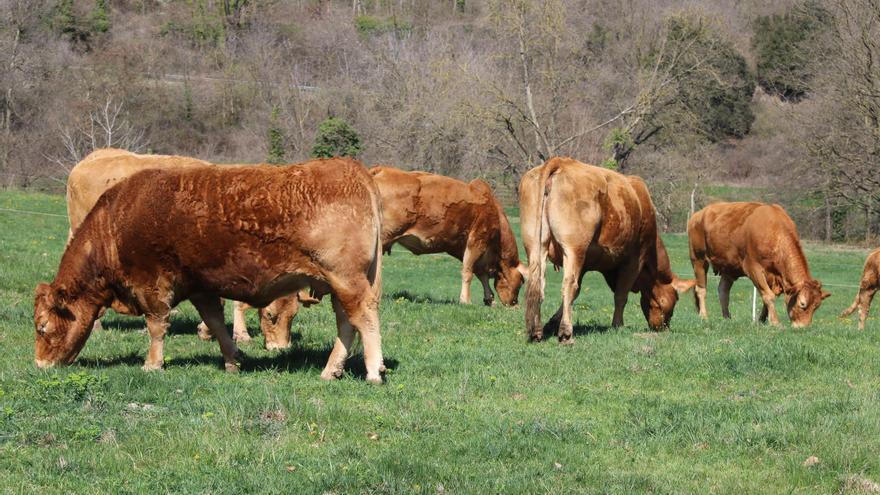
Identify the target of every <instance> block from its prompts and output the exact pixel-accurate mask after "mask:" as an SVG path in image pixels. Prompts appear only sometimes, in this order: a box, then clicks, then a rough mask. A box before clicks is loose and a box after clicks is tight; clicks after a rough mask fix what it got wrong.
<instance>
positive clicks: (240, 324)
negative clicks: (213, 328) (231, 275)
mask: <svg viewBox="0 0 880 495" xmlns="http://www.w3.org/2000/svg"><path fill="white" fill-rule="evenodd" d="M250 307H251V306H250V305H248V304H247V303H243V302H241V301H235V302H234V303H233V304H232V338H233V339H235V341H236V342H250V340H251V336H250V334H248V330H247V320H246V319H245V311H247V310H248V309H250Z"/></svg>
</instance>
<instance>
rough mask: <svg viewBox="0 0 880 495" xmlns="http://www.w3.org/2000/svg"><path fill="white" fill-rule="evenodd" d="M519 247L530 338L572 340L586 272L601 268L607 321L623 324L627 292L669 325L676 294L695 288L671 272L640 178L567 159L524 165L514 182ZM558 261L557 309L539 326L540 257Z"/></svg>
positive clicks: (655, 320) (656, 323) (655, 322)
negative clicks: (608, 300)
mask: <svg viewBox="0 0 880 495" xmlns="http://www.w3.org/2000/svg"><path fill="white" fill-rule="evenodd" d="M519 202H520V219H521V222H522V223H521V225H522V236H523V244H524V245H525V247H526V253H527V254H528V258H529V274H530V276H529V281H528V289H527V293H526V294H527V295H526V297H527V299H526V328H527V331H528V335H529V338H530V339H531V340H542V339H543V338H544V333H545V332H548V331H549V332H555V333H557V336H558V338H559V341H560V343H572V342H573V335H572V311H571V308H572V303H573V302H574V300H575V298H577V296H578V294H579V293H580V284H581V280H582V279H583V276H584V274H585V273H586V272H588V271H598V272H601V273H602V275H603V276H604V277H605V281H606V282H607V283H608V287H610V288H611V290H612V291H614V316H613V318H612V321H611V323H612V325H613V326H621V325H623V310H624V307H625V306H626V302H627V298H628V294H629V292H630V291H632V292H639V293H641V306H642V311H643V313H644V315H645V319H646V320H647V321H648V325H649V326H650V327H651V328H652V329H655V330H658V329H661V328H664V327H666V326H668V325H669V321H670V319H671V318H672V312H673V309H674V308H675V304H676V302H677V301H678V294H679V293H680V292H683V291H686V290H688V289H689V288H690V287H692V286H693V281H692V280H690V281H684V280H679V279H678V278H676V277H675V275H674V274H673V273H672V270H671V269H670V266H669V257H668V256H667V254H666V248H665V247H664V245H663V241H662V240H661V239H660V236H659V235H658V233H657V221H656V213H655V210H654V205H653V203H652V202H651V196H650V194H649V193H648V189H647V187H645V183H644V182H642V180H641V179H640V178H638V177H633V176H625V175H621V174H619V173H617V172H614V171H612V170H608V169H606V168H600V167H594V166H592V165H586V164H584V163H580V162H578V161H576V160H573V159H571V158H552V159H550V160H549V161H547V162H546V163H545V164H544V165H541V166H539V167H535V168H533V169H531V170H529V171H528V172H527V173H526V174H525V175H524V176H523V178H522V180H521V181H520V185H519ZM548 257H549V258H550V260H551V261H552V262H553V263H554V264H555V265H557V266H559V265H562V269H563V273H564V276H563V282H562V306H560V308H559V310H558V311H557V312H556V314H555V315H554V316H553V317H552V318H551V319H550V321H549V322H548V323H547V325H545V326H544V327H542V326H541V301H542V300H543V298H544V278H545V270H546V259H547V258H548Z"/></svg>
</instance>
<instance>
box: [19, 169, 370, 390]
mask: <svg viewBox="0 0 880 495" xmlns="http://www.w3.org/2000/svg"><path fill="white" fill-rule="evenodd" d="M381 220H382V212H381V200H380V197H379V192H378V190H377V188H376V185H375V183H374V182H373V181H372V179H371V177H370V175H369V173H367V171H366V169H365V168H364V167H363V166H362V165H361V164H359V163H358V162H356V161H354V160H350V159H333V160H317V161H312V162H308V163H305V164H302V165H291V166H287V167H271V166H251V167H232V168H225V167H204V168H196V169H188V170H146V171H142V172H139V173H138V174H135V175H133V176H132V177H130V178H129V179H128V180H126V181H123V182H121V183H119V184H117V185H116V186H114V187H113V188H111V189H110V190H108V191H107V192H106V193H104V195H102V196H101V198H100V199H99V200H98V203H97V204H96V205H95V207H94V208H93V209H92V211H90V212H89V214H88V215H87V216H86V218H85V220H84V221H83V222H82V224H81V225H80V227H79V228H78V229H77V231H76V232H75V233H74V236H73V239H71V241H70V243H69V244H68V246H67V249H66V250H65V252H64V255H63V257H62V259H61V265H60V267H59V270H58V274H57V276H56V277H55V280H54V281H53V282H52V283H51V284H40V285H38V286H37V289H36V297H35V301H34V326H35V329H36V345H35V359H36V363H37V365H38V366H40V367H47V366H52V365H54V364H59V363H70V362H72V361H73V360H74V359H75V358H76V356H77V355H78V354H79V351H80V350H81V349H82V347H83V346H84V345H85V342H86V339H87V338H88V336H89V333H90V331H91V329H92V324H93V323H94V320H95V318H96V317H97V315H98V312H99V311H100V310H101V308H103V307H106V306H107V305H109V304H110V303H111V301H113V300H116V301H117V302H118V303H119V304H120V305H123V306H125V308H126V310H127V311H128V312H130V313H134V314H143V315H144V316H146V318H147V329H148V331H149V334H150V351H149V353H148V355H147V359H146V362H145V364H144V369H145V370H152V369H158V368H161V367H162V364H163V340H164V336H165V333H166V331H167V328H168V316H169V312H170V310H171V308H173V307H174V306H176V305H177V304H178V303H179V302H181V301H183V300H185V299H189V300H190V301H191V302H192V303H193V305H194V306H195V307H196V309H197V310H198V311H199V314H200V315H201V317H202V318H203V320H204V321H205V323H206V324H207V325H208V327H209V328H210V330H211V332H212V333H214V335H215V336H217V338H218V341H219V342H220V347H221V350H222V352H223V357H224V360H225V362H226V368H227V370H230V371H235V370H236V369H237V366H238V363H237V362H236V361H237V359H238V357H237V354H238V350H237V348H236V346H235V344H234V343H233V342H232V339H230V338H229V335H228V333H227V332H226V328H225V325H224V321H223V311H222V305H221V302H220V299H219V298H220V297H225V298H229V299H234V300H237V301H244V302H246V303H248V304H250V305H253V306H258V307H264V306H267V305H269V304H270V303H271V302H272V301H273V300H275V299H277V298H279V297H281V296H284V295H289V294H293V293H296V292H297V291H299V290H301V289H304V288H306V287H311V288H313V289H315V290H316V291H318V292H320V293H329V294H331V295H332V304H333V309H334V311H335V312H336V324H337V330H338V337H337V339H336V343H335V345H334V348H333V351H332V352H331V354H330V358H329V360H328V362H327V366H326V367H325V369H324V371H323V372H322V373H321V377H322V378H325V379H333V378H336V377H338V376H339V375H340V374H341V373H342V371H343V366H344V363H345V358H346V356H347V354H348V352H349V350H350V348H351V345H352V342H353V339H354V331H355V330H357V331H358V332H359V333H360V336H361V340H362V341H363V346H364V360H365V362H366V370H367V380H368V381H371V382H381V379H382V378H381V374H380V373H381V371H382V369H384V366H383V364H382V351H381V345H380V336H379V313H378V305H379V299H380V286H381V249H382V245H381V237H380V236H381V229H382V224H381Z"/></svg>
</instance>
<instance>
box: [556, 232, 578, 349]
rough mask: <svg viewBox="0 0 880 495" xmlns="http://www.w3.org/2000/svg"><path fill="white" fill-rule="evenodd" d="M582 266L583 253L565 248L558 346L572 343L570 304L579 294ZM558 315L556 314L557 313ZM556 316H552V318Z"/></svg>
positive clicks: (557, 334) (572, 328)
mask: <svg viewBox="0 0 880 495" xmlns="http://www.w3.org/2000/svg"><path fill="white" fill-rule="evenodd" d="M583 266H584V253H583V251H582V250H579V249H569V248H565V249H563V252H562V273H563V275H562V307H561V308H560V311H561V312H562V314H561V315H560V319H559V331H558V332H557V333H556V337H557V338H558V339H559V343H560V344H573V343H574V325H573V323H572V315H571V313H572V310H571V307H572V304H573V303H574V300H575V299H576V298H577V296H578V295H579V294H580V293H581V285H580V282H581V279H582V278H583V273H582V272H581V270H582V269H583ZM557 313H558V312H557ZM555 317H556V315H554V318H555Z"/></svg>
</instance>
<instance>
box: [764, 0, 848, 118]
mask: <svg viewBox="0 0 880 495" xmlns="http://www.w3.org/2000/svg"><path fill="white" fill-rule="evenodd" d="M830 23H831V19H830V15H829V12H828V10H827V9H826V8H825V7H823V6H822V5H820V4H819V3H818V2H816V1H815V0H807V1H806V2H804V3H802V4H799V5H796V6H794V7H791V8H789V9H788V10H786V11H785V12H784V13H782V14H774V15H770V16H762V17H759V18H757V19H756V20H755V27H754V31H753V34H752V49H753V50H754V52H755V65H756V68H757V80H758V84H759V85H760V86H761V87H762V88H763V89H764V90H765V91H767V92H768V93H770V94H774V95H776V96H778V97H780V98H782V99H783V100H791V101H798V100H800V99H801V98H803V97H804V95H805V94H806V93H807V91H809V90H810V82H811V80H812V78H813V73H814V67H813V64H814V62H815V60H817V59H818V58H819V56H818V52H820V51H821V45H820V44H817V43H816V39H817V38H818V37H819V36H820V35H821V33H822V32H823V31H824V30H825V29H826V26H827V25H829V24H830Z"/></svg>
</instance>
